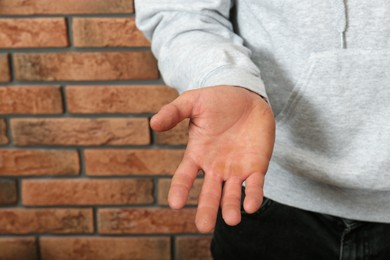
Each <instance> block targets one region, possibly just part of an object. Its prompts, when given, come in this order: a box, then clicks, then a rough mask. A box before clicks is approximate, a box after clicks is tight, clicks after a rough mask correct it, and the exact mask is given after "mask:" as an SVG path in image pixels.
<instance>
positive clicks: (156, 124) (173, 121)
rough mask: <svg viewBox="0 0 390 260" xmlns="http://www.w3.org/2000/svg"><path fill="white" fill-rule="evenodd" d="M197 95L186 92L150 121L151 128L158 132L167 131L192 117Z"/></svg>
mask: <svg viewBox="0 0 390 260" xmlns="http://www.w3.org/2000/svg"><path fill="white" fill-rule="evenodd" d="M196 95H197V94H196V93H194V92H186V93H183V94H182V95H181V96H179V97H178V98H176V99H175V100H174V101H172V102H171V103H169V104H167V105H165V106H163V107H162V108H161V109H160V111H158V113H157V114H156V115H154V116H153V117H152V118H151V120H150V126H151V127H152V128H153V129H154V130H156V131H166V130H169V129H171V128H173V127H175V126H176V125H177V124H178V123H180V122H181V121H183V120H184V119H185V118H190V117H191V115H192V111H193V107H194V102H195V99H196Z"/></svg>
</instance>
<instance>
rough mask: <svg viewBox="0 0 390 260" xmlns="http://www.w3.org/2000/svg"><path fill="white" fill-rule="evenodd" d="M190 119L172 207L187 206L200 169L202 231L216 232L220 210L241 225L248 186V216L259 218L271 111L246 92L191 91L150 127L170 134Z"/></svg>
mask: <svg viewBox="0 0 390 260" xmlns="http://www.w3.org/2000/svg"><path fill="white" fill-rule="evenodd" d="M185 118H190V125H189V140H188V144H187V149H186V151H185V153H184V157H183V160H182V162H181V164H180V165H179V167H178V169H177V170H176V173H175V174H174V176H173V179H172V184H171V187H170V191H169V195H168V201H169V205H170V207H171V208H173V209H179V208H182V207H183V206H184V205H185V203H186V201H187V198H188V193H189V191H190V189H191V187H192V184H193V182H194V180H195V178H196V177H197V174H198V172H199V170H203V172H204V173H205V177H204V182H203V186H202V190H201V192H200V195H199V200H198V209H197V213H196V226H197V228H198V229H199V231H200V232H210V231H212V230H213V228H214V226H215V221H216V217H217V213H218V209H219V206H220V205H221V207H222V216H223V219H224V220H225V222H226V223H227V224H228V225H237V224H238V223H239V222H240V221H241V211H240V206H241V186H242V183H243V182H244V181H245V182H246V191H245V193H246V197H245V201H244V209H245V211H246V212H247V213H254V212H255V211H257V210H258V209H259V207H260V205H261V202H262V200H263V184H264V176H265V173H266V171H267V168H268V164H269V161H270V159H271V154H272V149H273V145H274V138H275V122H274V117H273V114H272V111H271V108H270V106H269V105H268V104H267V103H266V102H265V101H264V100H263V99H262V98H261V97H260V96H259V95H257V94H255V93H253V92H250V91H248V90H246V89H244V88H240V87H233V86H216V87H208V88H202V89H197V90H191V91H187V92H185V93H183V94H182V95H180V96H179V97H178V98H177V99H175V100H174V101H173V102H172V103H170V104H168V105H166V106H164V107H162V108H161V110H160V111H159V112H158V113H157V114H156V115H155V116H154V117H153V118H152V119H151V127H152V128H153V129H154V130H156V131H166V130H169V129H171V128H173V127H174V126H175V125H177V124H178V123H179V122H180V121H182V120H183V119H185ZM223 184H224V185H223ZM222 185H223V188H222Z"/></svg>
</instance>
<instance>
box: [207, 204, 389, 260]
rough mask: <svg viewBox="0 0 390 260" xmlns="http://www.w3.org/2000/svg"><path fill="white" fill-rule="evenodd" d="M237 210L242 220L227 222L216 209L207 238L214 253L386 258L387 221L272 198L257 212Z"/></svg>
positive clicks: (242, 259) (284, 258)
mask: <svg viewBox="0 0 390 260" xmlns="http://www.w3.org/2000/svg"><path fill="white" fill-rule="evenodd" d="M372 214H375V212H372ZM241 216H242V220H241V223H240V224H238V225H237V226H234V227H231V226H228V225H226V224H225V222H224V221H223V219H222V216H221V212H219V215H218V220H217V225H216V228H215V231H214V237H213V241H212V244H211V252H212V255H213V257H214V259H223V260H226V259H239V260H246V259H265V260H271V259H275V260H295V259H302V260H320V259H324V260H333V259H335V260H337V259H342V260H347V259H348V260H360V259H373V260H382V259H383V260H389V259H390V224H383V223H371V222H362V221H354V220H349V219H343V218H338V217H333V216H329V215H324V214H319V213H314V212H310V211H305V210H301V209H297V208H293V207H289V206H286V205H282V204H280V203H277V202H275V201H272V200H270V199H264V201H263V205H262V206H261V208H260V210H259V211H258V212H256V213H254V214H251V215H249V214H246V213H245V212H244V211H243V210H242V214H241Z"/></svg>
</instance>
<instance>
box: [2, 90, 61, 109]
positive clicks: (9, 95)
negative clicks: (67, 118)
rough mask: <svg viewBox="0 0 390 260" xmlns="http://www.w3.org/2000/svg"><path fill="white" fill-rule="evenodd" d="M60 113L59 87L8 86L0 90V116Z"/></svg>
mask: <svg viewBox="0 0 390 260" xmlns="http://www.w3.org/2000/svg"><path fill="white" fill-rule="evenodd" d="M62 112H63V108H62V100H61V90H60V88H59V87H54V86H8V87H1V88H0V114H59V113H62Z"/></svg>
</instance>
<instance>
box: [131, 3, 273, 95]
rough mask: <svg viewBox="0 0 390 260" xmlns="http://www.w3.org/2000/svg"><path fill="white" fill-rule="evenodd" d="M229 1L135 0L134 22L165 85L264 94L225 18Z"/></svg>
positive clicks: (257, 74)
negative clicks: (230, 87) (232, 88)
mask: <svg viewBox="0 0 390 260" xmlns="http://www.w3.org/2000/svg"><path fill="white" fill-rule="evenodd" d="M232 2H233V0H193V1H192V0H136V1H135V7H136V22H137V26H138V28H139V29H140V30H141V31H143V32H144V34H145V35H146V37H147V38H148V39H149V40H151V42H152V51H153V53H154V55H155V56H156V58H157V59H158V65H159V69H160V72H161V74H162V77H163V79H164V81H165V82H166V84H168V85H169V86H172V87H174V88H176V89H178V91H179V92H183V91H186V90H189V89H196V88H201V87H208V86H216V85H234V86H240V87H244V88H247V89H249V90H251V91H254V92H256V93H258V94H260V95H261V96H263V97H265V98H266V92H265V88H264V83H263V81H262V80H261V78H260V71H259V69H258V67H257V66H256V65H255V64H254V63H253V62H252V60H251V59H250V55H251V52H250V50H249V49H248V48H246V47H244V45H243V40H242V39H241V38H240V37H239V36H238V35H237V34H235V33H234V32H233V26H232V24H231V22H230V21H229V14H230V9H231V8H232V5H233V4H232Z"/></svg>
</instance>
